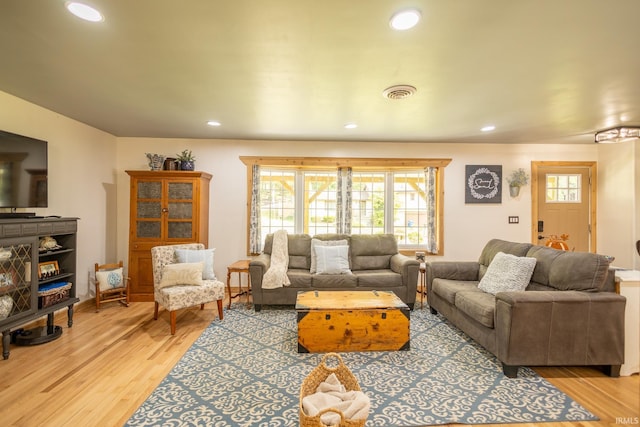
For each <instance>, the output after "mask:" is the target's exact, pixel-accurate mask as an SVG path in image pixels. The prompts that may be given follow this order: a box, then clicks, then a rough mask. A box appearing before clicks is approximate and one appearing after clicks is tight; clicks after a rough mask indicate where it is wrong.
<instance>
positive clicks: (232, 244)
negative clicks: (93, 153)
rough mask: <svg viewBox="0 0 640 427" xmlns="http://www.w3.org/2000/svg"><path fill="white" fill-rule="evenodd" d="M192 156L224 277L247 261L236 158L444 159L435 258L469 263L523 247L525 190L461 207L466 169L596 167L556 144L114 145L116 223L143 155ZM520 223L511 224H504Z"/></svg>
mask: <svg viewBox="0 0 640 427" xmlns="http://www.w3.org/2000/svg"><path fill="white" fill-rule="evenodd" d="M185 148H186V149H190V150H193V153H194V155H195V156H196V169H197V170H203V171H206V172H209V173H211V174H213V179H212V190H211V208H210V225H209V227H210V238H209V244H210V246H211V247H216V248H217V250H216V266H215V270H216V275H217V276H218V277H222V278H225V277H226V266H227V265H228V264H231V263H232V262H234V261H236V260H238V259H243V258H246V241H247V235H246V204H247V200H246V193H247V189H246V185H247V180H246V177H247V171H246V168H245V166H244V164H243V163H242V162H241V161H240V159H239V157H240V156H291V157H332V156H335V157H382V158H384V157H424V158H451V159H452V162H451V163H450V165H449V166H448V167H447V168H446V170H445V207H444V208H445V212H444V217H445V254H444V256H443V257H442V259H450V260H476V259H477V258H478V255H479V254H480V251H481V249H482V247H483V246H484V244H485V243H486V242H487V240H489V239H491V238H494V237H498V238H504V239H509V240H516V241H529V240H530V223H531V194H530V185H529V186H527V187H524V188H523V190H522V192H521V194H520V196H518V197H517V198H511V197H510V196H509V193H508V188H507V187H506V186H505V187H504V188H503V197H502V203H501V204H492V205H465V203H464V180H465V178H464V174H465V165H467V164H474V165H478V164H501V165H502V167H503V176H505V177H506V176H507V175H508V174H509V173H510V172H511V171H512V170H513V169H516V168H519V167H523V168H525V169H527V170H529V169H530V164H531V161H532V160H572V161H594V160H597V147H595V144H594V145H593V146H592V145H562V144H545V145H537V144H527V145H504V144H502V145H501V144H482V145H473V144H421V143H367V142H314V143H307V142H297V141H293V142H287V141H242V140H181V139H151V138H118V218H126V217H127V215H128V209H129V208H128V205H129V194H128V191H129V179H128V175H127V174H126V173H125V170H127V169H148V166H147V159H146V156H145V153H146V152H150V153H159V154H164V155H173V154H175V153H178V152H180V151H182V150H183V149H185ZM510 215H511V216H512V215H517V216H519V217H520V223H519V224H517V225H510V224H508V222H507V217H508V216H510ZM127 238H128V224H127V223H126V222H124V221H122V222H119V224H118V242H119V244H118V256H119V257H121V258H126V255H127Z"/></svg>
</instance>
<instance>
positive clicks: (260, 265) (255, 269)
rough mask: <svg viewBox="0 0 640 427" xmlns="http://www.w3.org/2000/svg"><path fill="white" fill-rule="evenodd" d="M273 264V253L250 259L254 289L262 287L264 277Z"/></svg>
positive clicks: (250, 274) (250, 272) (250, 271)
mask: <svg viewBox="0 0 640 427" xmlns="http://www.w3.org/2000/svg"><path fill="white" fill-rule="evenodd" d="M270 265H271V255H269V254H264V253H263V254H260V255H258V256H257V257H255V258H253V259H252V260H251V261H249V276H250V277H251V289H252V291H255V290H258V289H262V277H263V276H264V274H265V273H266V272H267V270H268V269H269V266H270Z"/></svg>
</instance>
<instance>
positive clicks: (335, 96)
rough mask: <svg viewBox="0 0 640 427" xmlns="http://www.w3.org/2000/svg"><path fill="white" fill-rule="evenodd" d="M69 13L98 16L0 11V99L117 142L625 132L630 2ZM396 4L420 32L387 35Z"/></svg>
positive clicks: (44, 2)
mask: <svg viewBox="0 0 640 427" xmlns="http://www.w3.org/2000/svg"><path fill="white" fill-rule="evenodd" d="M86 3H87V4H91V5H93V6H94V7H96V8H98V9H99V10H100V11H102V13H103V14H104V16H105V21H104V22H101V23H98V24H92V23H89V22H85V21H81V20H79V19H78V18H76V17H74V16H72V15H71V14H69V13H68V12H67V11H66V9H65V8H64V1H63V0H2V1H1V2H0V90H1V91H4V92H7V93H9V94H12V95H15V96H17V97H20V98H23V99H25V100H27V101H30V102H32V103H35V104H38V105H40V106H43V107H46V108H48V109H50V110H53V111H55V112H58V113H60V114H63V115H65V116H68V117H71V118H73V119H76V120H78V121H81V122H84V123H87V124H89V125H91V126H93V127H96V128H98V129H102V130H104V131H106V132H109V133H111V134H113V135H116V136H122V137H125V136H127V137H184V138H234V139H286V140H289V139H293V140H339V141H351V140H366V141H427V142H430V141H433V142H498V143H516V142H568V143H592V142H593V133H594V131H595V130H597V129H602V128H605V127H609V126H613V125H617V124H620V123H623V121H624V120H626V123H629V124H640V25H639V17H640V0H613V1H612V0H609V1H605V0H431V1H427V0H394V1H391V0H360V1H358V0H352V1H344V0H268V1H266V0H226V1H223V0H218V1H214V0H179V1H178V0H87V1H86ZM408 6H411V7H417V8H418V9H420V10H421V12H422V15H423V19H422V21H421V22H420V23H419V25H418V26H417V27H416V28H414V29H412V30H408V31H404V32H396V31H392V30H391V29H390V27H389V23H388V22H389V18H390V16H391V15H392V14H393V13H394V12H396V11H397V10H399V9H401V8H403V7H408ZM395 84H409V85H413V86H415V87H416V88H417V93H416V95H414V96H413V97H411V98H408V99H403V100H389V99H386V98H384V97H383V96H382V91H383V90H384V89H385V88H387V87H388V86H391V85H395ZM207 120H218V121H220V122H221V123H222V126H220V127H216V128H214V127H210V126H207V125H206V121H207ZM348 122H355V123H357V124H358V126H359V127H358V128H357V129H351V130H348V129H345V128H344V125H345V124H346V123H348ZM487 124H493V125H495V126H496V130H495V131H493V132H490V133H483V132H481V131H480V128H481V127H483V126H485V125H487Z"/></svg>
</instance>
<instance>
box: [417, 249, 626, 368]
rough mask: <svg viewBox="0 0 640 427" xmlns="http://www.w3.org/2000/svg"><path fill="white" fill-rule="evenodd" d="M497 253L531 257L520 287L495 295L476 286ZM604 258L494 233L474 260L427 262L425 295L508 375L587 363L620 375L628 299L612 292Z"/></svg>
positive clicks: (609, 272)
mask: <svg viewBox="0 0 640 427" xmlns="http://www.w3.org/2000/svg"><path fill="white" fill-rule="evenodd" d="M499 252H503V253H505V254H512V255H515V256H517V257H533V258H535V259H536V263H535V268H534V270H533V275H532V276H531V279H530V282H529V284H528V286H527V287H526V289H525V290H524V291H508V292H498V293H496V294H495V296H494V295H493V294H491V293H487V292H484V291H482V290H480V289H479V288H478V284H479V281H480V280H481V279H482V278H483V276H484V275H485V273H486V272H487V269H488V267H489V265H490V264H491V262H492V260H493V259H494V257H495V256H496V254H498V253H499ZM609 262H610V260H609V259H608V258H607V257H605V256H602V255H597V254H593V253H577V252H564V251H559V250H556V249H551V248H547V247H542V246H534V245H531V244H528V243H513V242H507V241H503V240H497V239H495V240H491V241H489V242H488V243H487V245H486V246H485V247H484V249H483V251H482V254H481V255H480V258H479V260H478V262H451V261H448V262H447V261H429V262H427V264H426V282H427V283H426V284H427V299H428V303H429V306H430V309H431V312H432V313H436V312H439V313H440V314H442V315H443V316H444V317H446V318H447V319H448V320H449V321H450V322H451V323H453V324H454V325H456V326H457V327H458V328H459V329H461V330H462V331H464V332H465V333H466V334H467V335H469V336H470V337H471V338H473V339H474V340H475V341H476V342H478V343H479V344H481V345H482V346H483V347H484V348H486V349H487V350H489V351H490V352H491V353H493V354H494V355H495V356H496V357H497V358H498V360H500V362H501V363H502V366H503V372H504V374H505V375H507V376H509V377H512V378H513V377H516V376H517V372H518V366H586V365H592V366H600V367H604V370H605V372H606V373H607V374H608V375H610V376H614V377H617V376H619V373H620V365H621V364H622V363H623V362H624V310H625V303H626V299H625V298H624V297H623V296H620V295H618V294H616V293H615V292H614V286H615V284H614V274H613V272H612V271H610V270H609Z"/></svg>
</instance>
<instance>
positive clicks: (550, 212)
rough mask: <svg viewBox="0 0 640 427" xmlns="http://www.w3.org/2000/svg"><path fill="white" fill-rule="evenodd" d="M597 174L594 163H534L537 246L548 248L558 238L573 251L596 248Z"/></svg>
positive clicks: (534, 239)
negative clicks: (595, 190) (594, 225)
mask: <svg viewBox="0 0 640 427" xmlns="http://www.w3.org/2000/svg"><path fill="white" fill-rule="evenodd" d="M594 174H595V163H591V162H588V163H586V162H579V163H578V162H537V163H536V162H534V163H532V175H533V179H532V185H533V188H532V191H533V192H534V193H535V194H532V196H533V197H532V202H533V203H532V207H533V215H532V217H533V218H534V222H533V243H534V244H538V245H545V244H547V242H549V240H550V239H553V238H557V239H560V240H564V243H565V244H566V247H567V248H568V250H570V251H578V252H590V251H592V250H593V248H595V236H594V235H592V233H593V232H594V231H595V230H593V227H592V224H594V216H595V197H594V196H595V192H594V191H593V190H594V189H593V186H595V183H594V182H593V181H594V180H593V178H594V177H593V175H594ZM565 239H566V240H565Z"/></svg>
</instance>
